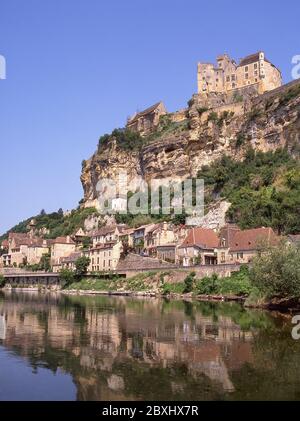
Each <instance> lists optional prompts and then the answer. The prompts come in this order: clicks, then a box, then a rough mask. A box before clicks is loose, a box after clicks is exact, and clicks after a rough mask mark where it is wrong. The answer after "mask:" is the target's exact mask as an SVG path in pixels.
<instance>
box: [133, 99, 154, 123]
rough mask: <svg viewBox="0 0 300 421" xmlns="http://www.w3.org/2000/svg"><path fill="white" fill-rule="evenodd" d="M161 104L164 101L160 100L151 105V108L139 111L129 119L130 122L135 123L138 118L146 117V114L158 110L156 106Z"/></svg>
mask: <svg viewBox="0 0 300 421" xmlns="http://www.w3.org/2000/svg"><path fill="white" fill-rule="evenodd" d="M160 104H162V102H161V101H160V102H157V103H156V104H154V105H152V106H151V107H149V108H146V109H145V110H144V111H140V112H139V113H137V114H136V115H135V116H134V117H132V118H131V119H130V120H129V122H128V123H129V124H131V123H134V122H135V121H136V120H138V119H139V118H140V117H144V116H146V115H148V114H151V113H153V112H154V111H155V110H156V108H157V107H158V106H159V105H160Z"/></svg>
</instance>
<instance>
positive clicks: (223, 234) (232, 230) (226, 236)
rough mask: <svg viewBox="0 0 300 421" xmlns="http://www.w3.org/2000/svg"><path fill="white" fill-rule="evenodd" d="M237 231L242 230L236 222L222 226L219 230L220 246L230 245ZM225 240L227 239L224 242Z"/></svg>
mask: <svg viewBox="0 0 300 421" xmlns="http://www.w3.org/2000/svg"><path fill="white" fill-rule="evenodd" d="M237 231H240V228H239V227H238V226H237V225H235V224H228V225H225V226H224V227H222V228H221V229H220V232H219V241H220V246H221V247H229V245H230V244H232V240H233V237H234V236H235V234H236V232H237ZM223 240H225V241H224V242H225V244H223Z"/></svg>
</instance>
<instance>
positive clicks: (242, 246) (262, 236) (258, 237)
mask: <svg viewBox="0 0 300 421" xmlns="http://www.w3.org/2000/svg"><path fill="white" fill-rule="evenodd" d="M278 240H279V238H278V236H277V235H276V234H275V232H274V231H273V230H272V228H254V229H249V230H244V231H237V232H236V234H235V235H234V237H233V239H232V241H231V244H229V247H230V251H240V250H245V251H247V250H256V249H257V247H258V246H259V245H260V243H264V242H266V243H267V245H268V246H274V245H276V244H278Z"/></svg>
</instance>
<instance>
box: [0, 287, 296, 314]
mask: <svg viewBox="0 0 300 421" xmlns="http://www.w3.org/2000/svg"><path fill="white" fill-rule="evenodd" d="M0 290H2V291H20V292H55V293H57V292H59V293H61V294H63V295H78V296H96V295H102V296H120V297H135V298H138V297H140V298H165V299H174V300H195V301H202V302H238V303H240V304H241V305H242V306H243V307H244V308H249V309H251V308H252V309H261V310H268V311H279V312H281V313H295V312H297V311H299V312H300V301H299V300H297V299H295V298H279V297H277V298H274V299H272V300H271V301H266V302H258V303H247V296H237V295H229V294H227V295H225V294H224V295H196V294H193V293H187V294H180V293H174V292H173V293H170V294H163V293H161V292H157V291H105V290H103V291H100V290H93V289H91V290H84V289H70V290H68V289H62V288H45V287H43V288H39V287H36V286H34V287H26V288H22V287H17V288H16V287H12V288H7V287H4V288H1V289H0Z"/></svg>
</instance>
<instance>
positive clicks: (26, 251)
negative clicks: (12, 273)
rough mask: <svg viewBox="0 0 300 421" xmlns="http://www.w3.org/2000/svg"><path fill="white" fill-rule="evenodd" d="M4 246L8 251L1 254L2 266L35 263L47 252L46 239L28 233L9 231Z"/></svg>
mask: <svg viewBox="0 0 300 421" xmlns="http://www.w3.org/2000/svg"><path fill="white" fill-rule="evenodd" d="M6 246H7V249H8V253H5V254H3V255H2V256H1V258H2V264H3V266H16V267H19V266H20V265H24V264H26V263H28V264H37V263H39V261H40V259H41V257H42V255H43V254H46V253H48V252H49V245H48V242H47V241H46V240H43V239H42V238H40V237H33V236H32V235H30V234H28V233H13V232H11V233H9V236H8V240H7V243H6Z"/></svg>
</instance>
